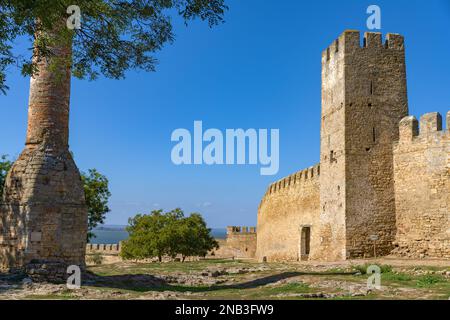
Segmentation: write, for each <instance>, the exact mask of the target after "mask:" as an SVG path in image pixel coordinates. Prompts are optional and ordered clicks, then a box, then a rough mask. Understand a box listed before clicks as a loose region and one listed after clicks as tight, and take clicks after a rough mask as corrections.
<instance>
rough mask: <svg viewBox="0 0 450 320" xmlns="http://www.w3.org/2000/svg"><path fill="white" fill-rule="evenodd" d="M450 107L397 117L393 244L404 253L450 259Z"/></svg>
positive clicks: (409, 255)
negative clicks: (444, 111)
mask: <svg viewBox="0 0 450 320" xmlns="http://www.w3.org/2000/svg"><path fill="white" fill-rule="evenodd" d="M449 128H450V112H448V113H447V130H443V129H442V117H441V115H440V114H439V113H428V114H426V115H424V116H422V117H421V118H420V128H419V124H418V121H417V120H416V118H415V117H413V116H409V117H405V118H404V119H403V120H402V121H401V122H400V140H399V141H398V142H397V143H396V144H395V145H394V175H395V206H396V219H397V221H396V223H397V235H396V242H395V244H396V249H395V250H394V252H395V253H397V254H400V255H404V256H408V257H434V258H450V227H449V226H450V130H449Z"/></svg>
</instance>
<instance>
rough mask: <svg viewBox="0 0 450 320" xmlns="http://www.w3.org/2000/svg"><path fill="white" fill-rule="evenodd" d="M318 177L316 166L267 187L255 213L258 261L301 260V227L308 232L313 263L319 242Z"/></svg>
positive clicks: (318, 171) (318, 170) (318, 169)
mask: <svg viewBox="0 0 450 320" xmlns="http://www.w3.org/2000/svg"><path fill="white" fill-rule="evenodd" d="M319 176H320V166H319V165H316V166H314V167H311V168H309V169H306V170H303V171H299V172H297V173H295V174H292V175H290V176H288V177H286V178H284V179H282V180H280V181H277V182H275V183H273V184H272V185H270V186H269V188H268V190H267V192H266V194H265V196H264V197H263V199H262V201H261V204H260V206H259V210H258V226H257V228H258V238H257V251H256V257H257V259H258V260H260V261H261V260H264V259H265V260H267V261H297V260H300V257H301V253H300V247H301V242H300V241H301V229H302V227H304V226H308V227H310V228H311V241H310V243H311V244H310V246H311V251H310V252H311V254H310V257H311V258H312V259H314V256H316V254H315V252H316V250H317V246H318V245H317V243H318V241H319V239H318V235H317V228H318V219H319V213H320V211H319V205H320V204H319Z"/></svg>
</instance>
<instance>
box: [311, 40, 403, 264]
mask: <svg viewBox="0 0 450 320" xmlns="http://www.w3.org/2000/svg"><path fill="white" fill-rule="evenodd" d="M407 115H408V102H407V91H406V67H405V50H404V42H403V37H402V36H400V35H397V34H388V35H387V37H386V41H385V43H382V36H381V34H380V33H365V34H364V39H363V44H361V43H360V34H359V32H358V31H345V32H344V33H343V34H342V35H341V36H340V37H339V38H338V39H337V40H335V42H334V43H333V44H332V45H331V46H330V47H329V48H328V49H326V50H325V51H324V52H323V54H322V119H321V155H320V163H321V175H320V224H319V225H320V227H319V230H317V231H318V239H319V240H318V241H319V242H320V243H319V244H318V248H319V249H318V250H317V251H316V252H315V253H314V255H316V256H317V257H322V258H323V257H327V259H328V260H341V259H346V258H354V257H364V256H373V255H374V251H376V254H377V255H383V254H387V253H389V252H390V250H391V249H392V242H393V241H394V239H395V232H396V226H395V198H394V183H393V151H392V145H393V142H394V141H396V140H398V135H399V133H398V131H399V129H398V123H399V121H400V120H401V119H402V118H403V117H405V116H407Z"/></svg>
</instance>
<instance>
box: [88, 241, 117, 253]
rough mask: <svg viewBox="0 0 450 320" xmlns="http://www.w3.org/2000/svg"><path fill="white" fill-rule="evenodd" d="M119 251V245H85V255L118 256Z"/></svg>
mask: <svg viewBox="0 0 450 320" xmlns="http://www.w3.org/2000/svg"><path fill="white" fill-rule="evenodd" d="M120 249H121V244H98V243H96V244H93V243H88V244H87V245H86V252H87V253H105V254H118V253H119V252H120Z"/></svg>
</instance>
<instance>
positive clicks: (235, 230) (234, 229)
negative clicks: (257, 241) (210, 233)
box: [227, 226, 256, 235]
mask: <svg viewBox="0 0 450 320" xmlns="http://www.w3.org/2000/svg"><path fill="white" fill-rule="evenodd" d="M253 233H256V227H240V226H239V227H238V226H228V227H227V235H236V234H253Z"/></svg>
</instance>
